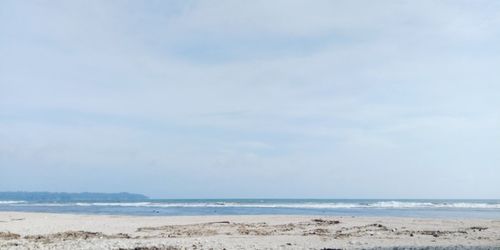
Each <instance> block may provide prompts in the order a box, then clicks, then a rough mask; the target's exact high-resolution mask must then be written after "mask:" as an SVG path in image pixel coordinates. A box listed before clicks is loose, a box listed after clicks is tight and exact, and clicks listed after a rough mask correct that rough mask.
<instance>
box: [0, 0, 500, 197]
mask: <svg viewBox="0 0 500 250" xmlns="http://www.w3.org/2000/svg"><path fill="white" fill-rule="evenodd" d="M499 12H500V1H476V0H474V1H472V0H470V1H455V0H453V1H435V0H432V1H431V0H429V1H399V0H398V1H396V0H394V1H368V0H367V1H288V0H286V1H285V0H284V1H277V0H273V1H269V0H263V1H256V0H252V1H229V0H228V1H221V0H219V1H186V0H179V1H152V0H150V1H118V0H116V1H100V0H99V1H97V0H95V1H83V0H82V1H40V0H33V1H23V0H21V1H18V0H4V1H0V190H12V191H14V190H27V191H36V190H40V191H41V190H44V191H67V192H73V191H102V192H116V191H129V192H139V193H144V194H146V195H150V196H154V197H164V198H180V197H184V198H209V197H212V198H221V197H226V198H227V197H242V198H245V197H263V198H264V197H268V198H273V197H288V198H293V197H295V198H303V197H314V198H443V197H446V198H500V181H499V180H500V68H499V67H500V15H499Z"/></svg>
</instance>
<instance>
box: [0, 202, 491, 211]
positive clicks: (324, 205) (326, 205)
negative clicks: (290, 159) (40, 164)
mask: <svg viewBox="0 0 500 250" xmlns="http://www.w3.org/2000/svg"><path fill="white" fill-rule="evenodd" d="M0 205H6V206H42V207H43V206H46V207H68V206H78V207H150V208H289V209H441V208H442V209H500V202H413V201H374V202H300V201H298V202H283V203H280V202H262V203H259V202H78V203H27V202H23V201H0Z"/></svg>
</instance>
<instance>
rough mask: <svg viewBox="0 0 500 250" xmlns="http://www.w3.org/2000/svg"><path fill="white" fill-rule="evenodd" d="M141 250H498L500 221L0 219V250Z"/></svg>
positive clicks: (11, 215) (20, 215) (5, 215)
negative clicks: (425, 248) (415, 249)
mask: <svg viewBox="0 0 500 250" xmlns="http://www.w3.org/2000/svg"><path fill="white" fill-rule="evenodd" d="M140 247H145V248H143V249H223V248H225V249H266V248H267V249H323V248H340V249H363V248H364V249H369V248H379V249H384V248H394V247H400V248H401V247H418V248H424V247H430V248H429V249H448V248H449V249H477V248H483V249H500V220H494V219H449V218H447V219H432V218H408V217H352V216H309V215H230V216H228V215H220V216H212V215H203V216H129V215H86V214H66V213H64V214H63V213H59V214H55V213H31V212H30V213H28V212H0V249H26V248H38V249H141V248H140ZM155 247H156V248H155ZM418 248H417V249H418Z"/></svg>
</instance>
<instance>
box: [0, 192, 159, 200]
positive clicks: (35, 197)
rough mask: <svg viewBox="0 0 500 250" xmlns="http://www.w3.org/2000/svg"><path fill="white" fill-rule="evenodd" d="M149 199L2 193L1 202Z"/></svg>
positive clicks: (120, 195)
mask: <svg viewBox="0 0 500 250" xmlns="http://www.w3.org/2000/svg"><path fill="white" fill-rule="evenodd" d="M148 199H149V197H147V196H145V195H142V194H134V193H126V192H122V193H89V192H84V193H53V192H0V200H9V201H53V202H57V201H143V200H148Z"/></svg>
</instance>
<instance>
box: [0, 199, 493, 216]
mask: <svg viewBox="0 0 500 250" xmlns="http://www.w3.org/2000/svg"><path fill="white" fill-rule="evenodd" d="M0 211H25V212H50V213H76V214H79V213H81V214H112V215H142V216H169V215H172V216H173V215H335V216H396V217H421V218H488V219H500V200H339V199H334V200H326V199H325V200H323V199H322V200H318V199H218V200H216V199H209V200H202V199H200V200H194V199H190V200H159V199H148V200H143V201H137V202H121V201H113V202H89V201H85V202H33V201H29V202H28V201H0Z"/></svg>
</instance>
